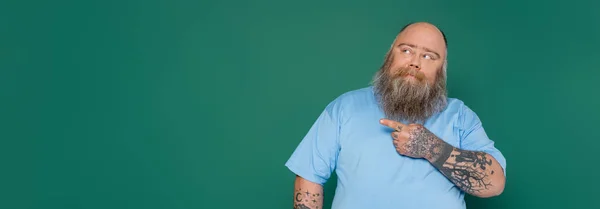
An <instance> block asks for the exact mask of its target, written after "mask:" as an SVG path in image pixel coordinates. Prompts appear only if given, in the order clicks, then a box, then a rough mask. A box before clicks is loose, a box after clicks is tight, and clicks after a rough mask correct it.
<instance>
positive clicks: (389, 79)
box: [373, 63, 447, 124]
mask: <svg viewBox="0 0 600 209" xmlns="http://www.w3.org/2000/svg"><path fill="white" fill-rule="evenodd" d="M443 71H444V70H443V69H439V70H438V73H437V78H436V80H435V82H434V84H433V85H430V84H429V83H428V82H427V79H428V78H425V77H424V75H423V74H421V75H419V76H415V77H416V78H415V80H413V81H407V80H405V78H404V77H401V76H400V75H401V74H403V73H404V74H406V73H409V72H411V73H415V72H416V71H410V70H409V69H399V70H398V72H400V73H399V74H398V75H390V73H388V72H390V69H389V63H385V64H384V66H383V67H382V68H381V69H380V70H379V71H378V72H377V73H376V74H375V76H374V78H373V87H374V90H375V95H376V97H377V99H378V102H379V105H380V107H381V108H382V110H383V112H384V113H385V115H386V117H387V118H388V119H391V120H395V121H404V122H406V123H420V124H423V123H425V121H427V119H429V118H430V117H431V116H433V115H434V114H437V113H439V112H441V111H443V110H444V109H445V108H446V105H447V96H446V94H447V92H446V75H445V72H443ZM421 78H422V80H419V79H421Z"/></svg>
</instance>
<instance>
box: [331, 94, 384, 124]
mask: <svg viewBox="0 0 600 209" xmlns="http://www.w3.org/2000/svg"><path fill="white" fill-rule="evenodd" d="M373 108H377V102H376V99H375V96H374V94H373V88H372V87H371V86H367V87H363V88H358V89H353V90H350V91H346V92H343V93H341V94H339V95H338V96H336V97H335V98H334V99H333V100H332V101H330V102H329V104H328V105H327V108H326V111H327V112H329V113H330V114H333V115H336V116H340V117H341V118H340V119H342V120H343V118H345V117H348V116H350V115H354V114H356V113H358V112H361V111H365V110H372V109H373Z"/></svg>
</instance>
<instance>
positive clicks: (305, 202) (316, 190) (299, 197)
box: [294, 176, 323, 209]
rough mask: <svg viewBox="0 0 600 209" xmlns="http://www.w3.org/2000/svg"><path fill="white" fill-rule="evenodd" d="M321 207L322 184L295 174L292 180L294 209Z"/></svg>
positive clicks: (315, 208)
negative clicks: (294, 179) (293, 180)
mask: <svg viewBox="0 0 600 209" xmlns="http://www.w3.org/2000/svg"><path fill="white" fill-rule="evenodd" d="M321 208H323V186H322V185H320V184H317V183H313V182H310V181H308V180H306V179H304V178H302V177H300V176H296V181H295V182H294V209H321Z"/></svg>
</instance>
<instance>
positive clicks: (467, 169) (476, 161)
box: [437, 149, 494, 194]
mask: <svg viewBox="0 0 600 209" xmlns="http://www.w3.org/2000/svg"><path fill="white" fill-rule="evenodd" d="M451 158H454V160H452V159H451ZM452 161H454V162H452ZM491 165H492V159H488V157H487V154H486V153H484V152H475V151H466V150H458V149H454V151H453V152H452V155H451V156H450V159H448V160H447V161H446V163H444V164H443V166H437V168H438V169H440V171H441V172H442V173H443V174H444V175H445V176H447V177H448V178H449V179H450V180H451V181H452V182H454V184H455V185H456V186H458V187H459V188H461V189H462V190H464V191H465V192H467V193H469V194H473V193H477V192H481V191H482V190H486V189H488V187H490V186H492V184H491V180H490V179H489V178H488V177H489V175H493V174H494V171H491V172H490V174H489V175H488V171H489V168H490V166H491Z"/></svg>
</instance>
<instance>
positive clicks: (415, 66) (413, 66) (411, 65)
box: [408, 63, 421, 70]
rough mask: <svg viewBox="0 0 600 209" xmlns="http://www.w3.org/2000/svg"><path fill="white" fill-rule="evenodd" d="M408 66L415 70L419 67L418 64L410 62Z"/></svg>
mask: <svg viewBox="0 0 600 209" xmlns="http://www.w3.org/2000/svg"><path fill="white" fill-rule="evenodd" d="M408 67H410V68H413V69H415V70H419V69H420V68H421V67H420V66H419V64H416V63H410V64H409V65H408Z"/></svg>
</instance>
